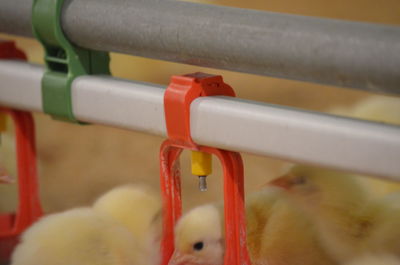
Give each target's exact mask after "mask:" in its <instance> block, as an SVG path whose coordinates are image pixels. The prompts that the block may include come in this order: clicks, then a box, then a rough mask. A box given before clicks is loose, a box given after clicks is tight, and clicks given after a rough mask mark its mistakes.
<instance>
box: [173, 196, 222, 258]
mask: <svg viewBox="0 0 400 265" xmlns="http://www.w3.org/2000/svg"><path fill="white" fill-rule="evenodd" d="M223 260H224V242H223V231H222V220H221V213H220V209H219V208H218V207H217V206H216V205H212V204H208V205H202V206H199V207H196V208H194V209H192V210H190V211H189V212H188V213H186V214H185V215H184V216H183V217H182V218H181V219H180V220H179V221H178V223H177V225H176V228H175V251H174V253H173V255H172V257H171V259H170V262H169V265H219V264H223Z"/></svg>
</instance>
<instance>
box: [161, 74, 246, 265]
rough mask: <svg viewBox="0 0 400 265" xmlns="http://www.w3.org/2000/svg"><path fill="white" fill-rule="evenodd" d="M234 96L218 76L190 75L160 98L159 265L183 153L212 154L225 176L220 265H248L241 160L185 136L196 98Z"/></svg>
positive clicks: (167, 247)
mask: <svg viewBox="0 0 400 265" xmlns="http://www.w3.org/2000/svg"><path fill="white" fill-rule="evenodd" d="M212 95H225V96H235V94H234V91H233V89H232V88H231V87H230V86H229V85H227V84H225V83H224V82H223V80H222V77H221V76H215V75H208V74H204V73H194V74H189V75H184V76H173V77H172V79H171V83H170V85H169V86H168V88H167V90H166V91H165V94H164V108H165V120H166V126H167V132H168V137H169V139H167V140H165V141H164V142H163V144H162V145H161V149H160V183H161V190H162V197H163V208H164V213H163V235H162V241H161V252H162V262H161V264H162V265H167V264H168V262H169V259H170V258H171V255H172V253H173V251H174V226H175V224H176V222H177V220H178V218H179V217H180V216H181V214H182V200H181V186H180V165H179V156H180V154H181V152H182V151H183V149H189V150H198V151H201V152H205V153H210V154H214V155H216V156H217V157H218V158H219V160H220V162H221V163H222V166H223V173H224V205H225V207H224V215H225V257H224V264H229V265H249V264H250V259H249V255H248V252H247V246H246V224H245V210H244V183H243V178H244V177H243V175H244V174H243V162H242V158H241V156H240V154H239V153H236V152H230V151H226V150H221V149H216V148H212V147H205V146H198V145H197V144H195V143H194V142H193V140H192V138H191V136H190V104H191V103H192V101H193V100H194V99H196V98H198V97H201V96H212Z"/></svg>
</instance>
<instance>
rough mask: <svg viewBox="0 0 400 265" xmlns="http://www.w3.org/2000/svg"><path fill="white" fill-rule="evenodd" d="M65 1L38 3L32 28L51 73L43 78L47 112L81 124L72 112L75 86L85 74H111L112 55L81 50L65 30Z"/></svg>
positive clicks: (56, 117) (56, 0)
mask: <svg viewBox="0 0 400 265" xmlns="http://www.w3.org/2000/svg"><path fill="white" fill-rule="evenodd" d="M63 3H64V0H34V1H33V7H32V25H33V32H34V35H35V36H36V38H37V39H38V40H39V41H40V42H41V43H42V44H43V47H44V49H45V57H44V60H45V63H46V66H47V71H46V72H45V74H44V76H43V79H42V100H43V110H44V112H45V113H47V114H50V115H51V116H52V117H53V118H55V119H58V120H63V121H70V122H78V123H80V122H79V121H77V120H76V119H75V117H74V114H73V112H72V100H71V84H72V82H73V80H74V79H75V78H76V77H78V76H81V75H91V74H110V71H109V62H110V58H109V56H108V53H106V52H100V51H92V50H88V49H84V48H81V47H77V46H76V45H73V44H72V43H70V42H69V41H68V39H67V38H66V37H65V35H64V33H63V30H62V28H61V13H62V12H61V11H62V7H63Z"/></svg>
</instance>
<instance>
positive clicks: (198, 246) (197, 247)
mask: <svg viewBox="0 0 400 265" xmlns="http://www.w3.org/2000/svg"><path fill="white" fill-rule="evenodd" d="M203 247H204V243H203V242H201V241H200V242H196V243H194V244H193V249H194V250H196V251H200V250H202V249H203Z"/></svg>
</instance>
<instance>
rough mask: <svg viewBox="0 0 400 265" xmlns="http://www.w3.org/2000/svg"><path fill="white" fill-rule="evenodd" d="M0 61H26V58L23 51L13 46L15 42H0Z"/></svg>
mask: <svg viewBox="0 0 400 265" xmlns="http://www.w3.org/2000/svg"><path fill="white" fill-rule="evenodd" d="M0 59H21V60H26V59H27V57H26V55H25V53H24V52H23V51H21V50H20V49H18V48H17V46H15V42H14V41H11V40H0Z"/></svg>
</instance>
